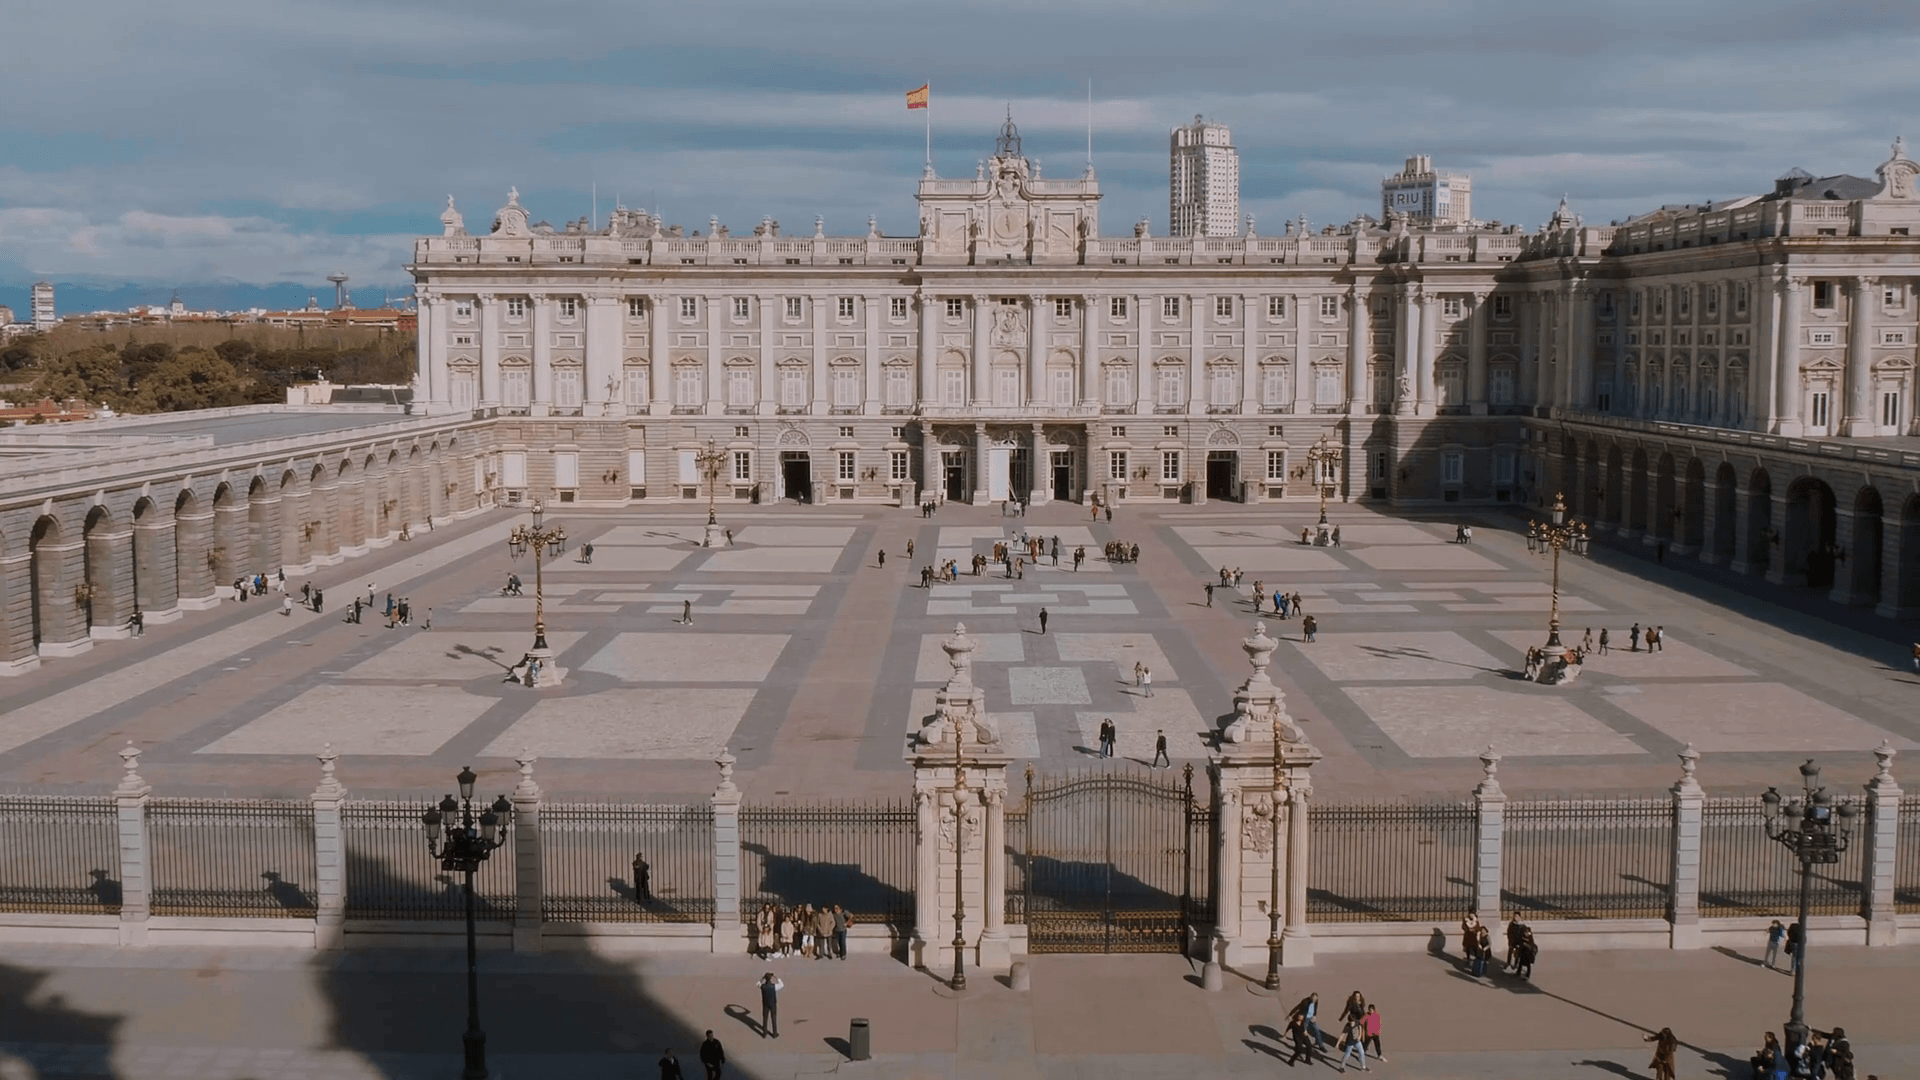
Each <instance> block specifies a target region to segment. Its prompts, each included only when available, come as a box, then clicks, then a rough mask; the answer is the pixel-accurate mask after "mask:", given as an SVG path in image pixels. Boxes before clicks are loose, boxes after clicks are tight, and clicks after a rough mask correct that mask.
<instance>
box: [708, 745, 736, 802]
mask: <svg viewBox="0 0 1920 1080" xmlns="http://www.w3.org/2000/svg"><path fill="white" fill-rule="evenodd" d="M735 760H736V759H735V758H734V756H733V750H732V749H731V748H729V747H724V746H723V747H721V748H720V756H719V757H717V758H714V759H713V763H714V764H715V765H718V766H720V786H719V787H716V788H714V789H713V793H714V794H715V795H738V794H739V793H740V789H739V788H738V787H736V786H735V785H734V782H733V765H734V761H735Z"/></svg>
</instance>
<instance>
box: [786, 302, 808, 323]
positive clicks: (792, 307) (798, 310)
mask: <svg viewBox="0 0 1920 1080" xmlns="http://www.w3.org/2000/svg"><path fill="white" fill-rule="evenodd" d="M805 303H806V302H805V301H804V300H802V299H801V298H800V297H798V296H789V297H787V298H786V309H787V310H786V319H787V321H788V322H799V321H800V320H801V318H802V317H803V316H804V315H805V313H806V308H805Z"/></svg>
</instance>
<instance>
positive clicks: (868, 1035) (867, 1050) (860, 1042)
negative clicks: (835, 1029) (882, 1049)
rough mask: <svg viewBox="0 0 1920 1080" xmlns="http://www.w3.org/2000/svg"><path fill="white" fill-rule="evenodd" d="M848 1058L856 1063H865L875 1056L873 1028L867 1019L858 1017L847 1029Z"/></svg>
mask: <svg viewBox="0 0 1920 1080" xmlns="http://www.w3.org/2000/svg"><path fill="white" fill-rule="evenodd" d="M847 1056H848V1057H849V1058H851V1059H853V1060H854V1061H865V1060H867V1059H868V1058H870V1057H872V1056H873V1028H872V1027H871V1026H869V1025H868V1023H867V1018H866V1017H864V1016H856V1017H854V1018H853V1023H852V1025H850V1026H849V1027H848V1028H847Z"/></svg>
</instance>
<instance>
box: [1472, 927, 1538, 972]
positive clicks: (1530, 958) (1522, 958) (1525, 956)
mask: <svg viewBox="0 0 1920 1080" xmlns="http://www.w3.org/2000/svg"><path fill="white" fill-rule="evenodd" d="M1483 929H1484V928H1483ZM1539 958H1540V943H1539V942H1537V941H1535V940H1533V927H1531V926H1525V927H1521V929H1520V947H1519V952H1518V962H1517V963H1515V964H1514V965H1513V973H1514V974H1515V975H1518V976H1520V977H1521V978H1523V979H1531V978H1533V962H1534V961H1535V960H1537V959H1539Z"/></svg>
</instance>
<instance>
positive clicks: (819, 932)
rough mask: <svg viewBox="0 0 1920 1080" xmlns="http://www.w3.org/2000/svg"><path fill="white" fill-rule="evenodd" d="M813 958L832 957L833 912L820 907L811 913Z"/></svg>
mask: <svg viewBox="0 0 1920 1080" xmlns="http://www.w3.org/2000/svg"><path fill="white" fill-rule="evenodd" d="M813 937H814V942H815V945H814V950H815V952H814V958H815V959H818V960H831V959H833V944H834V940H835V939H834V936H833V912H831V911H829V910H827V909H826V908H821V909H819V910H818V911H816V912H814V913H813Z"/></svg>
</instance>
